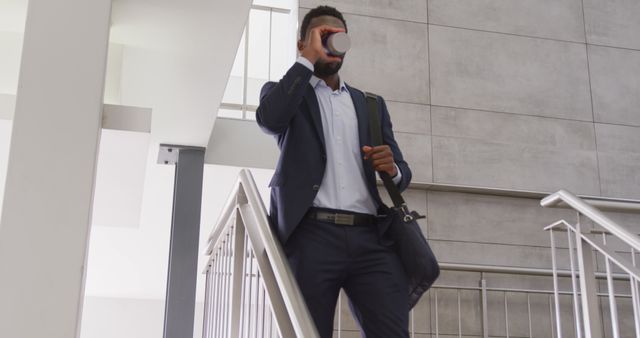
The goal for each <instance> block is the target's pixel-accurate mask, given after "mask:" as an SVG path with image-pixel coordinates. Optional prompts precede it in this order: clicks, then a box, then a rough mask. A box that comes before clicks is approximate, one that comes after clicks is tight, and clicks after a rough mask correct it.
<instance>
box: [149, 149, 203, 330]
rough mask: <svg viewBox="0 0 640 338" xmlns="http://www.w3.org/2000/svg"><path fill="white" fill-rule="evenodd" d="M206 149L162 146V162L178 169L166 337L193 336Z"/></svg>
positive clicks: (174, 193)
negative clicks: (173, 165)
mask: <svg viewBox="0 0 640 338" xmlns="http://www.w3.org/2000/svg"><path fill="white" fill-rule="evenodd" d="M204 150H205V149H204V148H199V147H184V146H171V145H161V146H160V155H159V160H158V161H159V162H160V163H164V164H175V166H176V173H175V185H174V188H173V215H172V219H171V240H170V241H171V243H170V248H169V269H168V270H169V273H168V278H167V297H166V302H165V316H164V338H185V337H193V323H194V311H195V301H196V279H197V276H198V271H197V269H198V254H199V252H198V243H199V240H200V209H201V203H202V175H203V169H204Z"/></svg>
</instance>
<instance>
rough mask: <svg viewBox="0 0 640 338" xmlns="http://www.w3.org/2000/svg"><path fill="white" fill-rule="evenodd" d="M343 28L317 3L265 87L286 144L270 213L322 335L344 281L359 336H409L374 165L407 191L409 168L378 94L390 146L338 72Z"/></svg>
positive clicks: (272, 121)
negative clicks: (329, 47) (374, 141)
mask: <svg viewBox="0 0 640 338" xmlns="http://www.w3.org/2000/svg"><path fill="white" fill-rule="evenodd" d="M346 31H347V25H346V21H345V20H344V17H343V16H342V14H341V13H340V12H338V11H337V10H336V9H335V8H332V7H328V6H320V7H317V8H315V9H312V10H311V11H310V12H309V13H308V14H307V15H306V16H305V17H304V19H303V21H302V25H301V29H300V40H299V41H298V50H299V52H300V57H299V58H298V60H297V61H296V63H295V64H294V65H293V66H291V68H290V69H289V70H288V71H287V73H286V74H285V75H284V77H283V78H282V79H281V80H280V81H279V82H278V83H275V82H269V83H267V84H265V85H264V87H263V88H262V91H261V95H260V106H259V107H258V109H257V111H256V119H257V122H258V124H259V125H260V127H261V128H262V129H263V130H264V131H265V132H266V133H268V134H271V135H274V136H275V137H276V139H277V142H278V146H279V148H280V158H279V160H278V164H277V166H276V170H275V173H274V175H273V178H272V180H271V182H270V184H269V186H270V187H271V210H270V218H271V221H272V225H273V226H274V227H275V230H276V233H277V234H278V237H279V239H280V241H281V243H282V244H283V246H284V250H285V253H286V254H287V258H288V259H289V263H290V265H291V268H292V271H293V273H294V275H295V277H296V280H297V281H298V285H299V286H300V289H301V291H302V294H303V296H304V298H305V301H306V303H307V306H308V307H309V310H310V312H311V316H312V317H313V320H314V322H315V324H316V326H317V328H318V331H319V333H320V335H321V336H322V337H326V338H329V337H331V336H332V332H333V318H334V312H335V307H336V301H337V298H338V294H339V291H340V289H341V288H342V289H344V290H345V292H346V293H347V295H348V296H349V301H350V306H351V309H352V312H353V314H354V315H355V317H356V319H357V320H358V322H359V324H360V327H361V329H362V331H363V336H366V337H369V338H372V337H381V338H395V337H408V336H409V335H408V313H409V308H408V297H407V294H408V286H407V280H406V277H405V273H404V270H403V268H402V265H401V262H400V260H399V258H398V256H397V254H396V252H395V251H394V249H393V246H392V245H393V242H392V241H391V240H390V239H389V238H388V236H387V234H386V232H385V230H386V229H385V227H384V226H383V224H385V222H384V221H382V220H383V219H384V215H385V214H386V213H387V211H388V207H387V206H386V205H385V204H384V203H383V202H382V200H381V199H380V196H379V194H378V189H377V187H376V174H375V172H376V171H380V172H382V171H384V172H387V173H389V174H390V175H391V177H393V180H394V182H395V183H396V185H398V187H399V188H400V190H404V189H406V187H407V186H408V185H409V182H410V181H411V170H410V169H409V166H408V165H407V163H406V162H405V161H404V160H403V157H402V153H401V152H400V149H399V148H398V145H397V143H396V141H395V139H394V136H393V131H392V126H391V120H390V117H389V112H388V111H387V107H386V105H385V102H384V100H382V99H381V100H379V102H378V104H379V106H378V108H379V109H378V110H379V112H380V119H381V124H382V134H383V140H384V143H385V145H383V146H378V147H371V146H370V145H371V135H370V132H369V113H368V110H367V103H366V100H365V96H364V94H363V92H361V91H360V90H358V89H355V88H353V87H350V86H349V85H347V84H346V83H345V82H344V80H343V79H341V78H340V76H339V75H338V71H339V70H340V67H341V66H342V61H343V58H344V56H341V57H336V56H331V55H328V54H327V52H326V51H325V49H324V48H323V46H322V38H323V37H324V36H326V35H327V34H332V33H336V32H346ZM371 71H372V72H375V71H376V70H375V69H371Z"/></svg>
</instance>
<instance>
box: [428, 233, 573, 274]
mask: <svg viewBox="0 0 640 338" xmlns="http://www.w3.org/2000/svg"><path fill="white" fill-rule="evenodd" d="M484 231H491V230H488V229H484ZM429 244H430V245H431V247H432V248H433V252H434V253H435V255H436V257H437V258H438V259H439V261H440V262H447V263H465V264H482V265H495V266H514V267H527V268H541V269H548V268H550V267H551V250H549V248H543V247H535V246H522V245H505V244H484V243H471V242H454V241H442V240H434V239H432V240H430V241H429ZM558 257H559V258H558V260H559V264H558V267H559V268H560V269H568V268H569V259H568V257H569V254H568V251H567V250H566V249H558Z"/></svg>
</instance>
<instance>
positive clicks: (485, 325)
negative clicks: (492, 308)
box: [480, 272, 489, 338]
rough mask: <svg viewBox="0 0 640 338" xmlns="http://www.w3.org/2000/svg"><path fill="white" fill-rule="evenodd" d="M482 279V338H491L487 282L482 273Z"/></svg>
mask: <svg viewBox="0 0 640 338" xmlns="http://www.w3.org/2000/svg"><path fill="white" fill-rule="evenodd" d="M481 278H482V279H481V280H480V288H481V291H480V292H481V294H482V337H483V338H489V311H488V307H489V306H488V300H487V280H486V279H485V278H484V272H483V273H482V277H481Z"/></svg>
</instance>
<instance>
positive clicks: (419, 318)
mask: <svg viewBox="0 0 640 338" xmlns="http://www.w3.org/2000/svg"><path fill="white" fill-rule="evenodd" d="M431 294H432V292H427V293H425V294H424V295H422V298H420V301H419V302H418V304H416V306H415V307H414V308H413V325H410V327H413V330H414V332H416V333H423V334H426V333H429V332H432V330H433V325H431V302H433V297H431Z"/></svg>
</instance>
